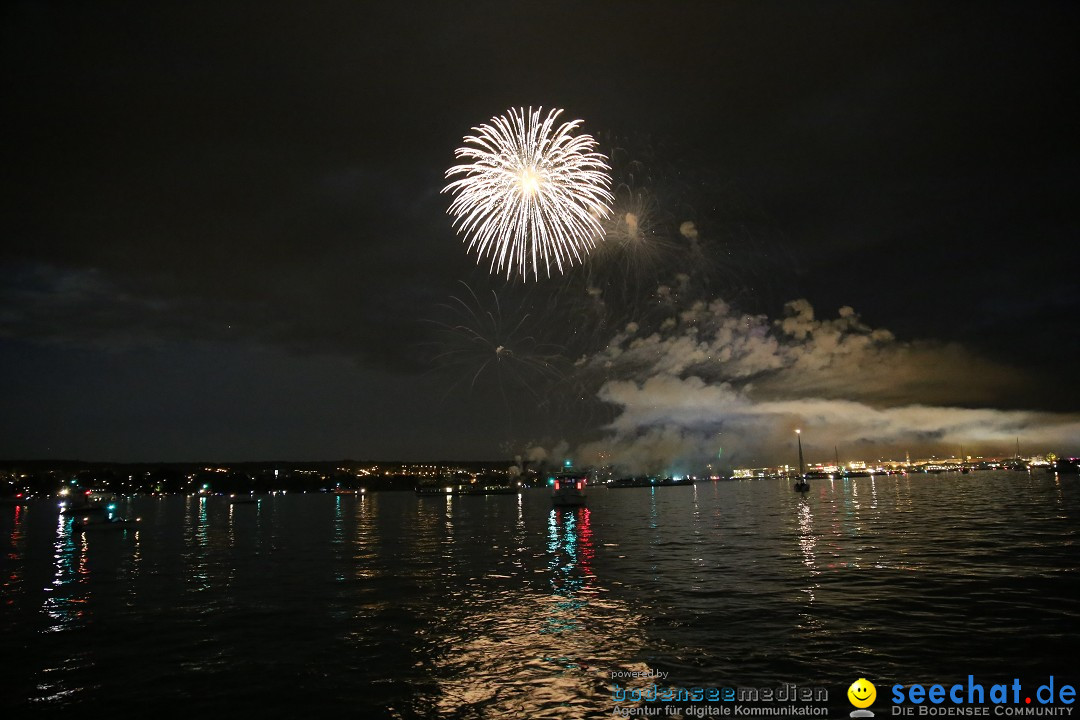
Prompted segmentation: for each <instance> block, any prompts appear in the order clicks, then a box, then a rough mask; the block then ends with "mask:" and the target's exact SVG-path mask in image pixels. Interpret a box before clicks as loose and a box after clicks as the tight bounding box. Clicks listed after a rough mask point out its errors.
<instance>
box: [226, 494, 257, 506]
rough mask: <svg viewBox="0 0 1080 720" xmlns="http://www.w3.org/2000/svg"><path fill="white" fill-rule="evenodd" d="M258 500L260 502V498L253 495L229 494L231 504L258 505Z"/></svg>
mask: <svg viewBox="0 0 1080 720" xmlns="http://www.w3.org/2000/svg"><path fill="white" fill-rule="evenodd" d="M258 502H259V501H258V499H257V498H255V497H254V496H252V495H230V496H229V504H230V505H256V504H258Z"/></svg>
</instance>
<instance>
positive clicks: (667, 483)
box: [607, 475, 695, 489]
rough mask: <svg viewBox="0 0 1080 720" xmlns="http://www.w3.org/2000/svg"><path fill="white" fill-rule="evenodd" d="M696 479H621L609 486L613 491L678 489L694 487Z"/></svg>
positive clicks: (610, 483) (610, 482) (611, 481)
mask: <svg viewBox="0 0 1080 720" xmlns="http://www.w3.org/2000/svg"><path fill="white" fill-rule="evenodd" d="M694 481H695V479H694V478H693V477H690V476H689V475H688V476H686V477H682V478H674V477H668V478H658V477H630V478H619V479H618V480H610V481H608V483H607V486H608V487H609V488H611V489H617V488H639V487H678V486H682V485H693V484H694Z"/></svg>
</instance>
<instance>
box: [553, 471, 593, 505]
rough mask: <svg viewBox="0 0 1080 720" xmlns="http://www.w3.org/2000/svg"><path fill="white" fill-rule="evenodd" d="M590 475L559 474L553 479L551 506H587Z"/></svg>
mask: <svg viewBox="0 0 1080 720" xmlns="http://www.w3.org/2000/svg"><path fill="white" fill-rule="evenodd" d="M588 484H589V477H588V475H583V474H577V473H559V474H558V475H556V476H555V477H554V478H553V479H552V486H551V504H552V505H555V506H556V507H580V506H581V505H584V504H585V486H586V485H588Z"/></svg>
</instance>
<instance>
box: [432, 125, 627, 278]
mask: <svg viewBox="0 0 1080 720" xmlns="http://www.w3.org/2000/svg"><path fill="white" fill-rule="evenodd" d="M542 113H543V109H542V108H541V109H537V110H533V109H532V108H529V111H528V112H527V113H526V112H525V110H524V109H514V108H511V109H510V110H508V111H507V112H506V114H505V115H503V116H500V117H496V118H492V119H491V124H490V125H481V126H480V127H475V128H473V130H474V131H475V132H476V135H467V136H465V140H464V141H465V145H464V146H463V147H460V148H458V149H457V150H456V151H455V153H454V154H455V157H457V158H458V159H459V160H466V161H467V162H466V163H465V164H462V165H455V166H454V167H452V168H450V169H449V170H447V171H446V177H447V179H450V178H452V177H455V176H457V179H456V180H453V181H452V182H450V184H448V185H447V186H446V187H445V188H443V192H449V193H451V194H453V196H454V199H453V201H452V202H451V203H450V209H449V213H450V215H452V216H453V217H454V228H455V229H456V230H457V232H459V233H461V234H463V235H464V236H465V239H466V240H467V241H468V243H469V245H468V251H469V252H472V251H473V249H474V248H475V249H476V252H477V254H478V259H477V262H479V258H481V257H490V258H491V268H490V271H491V272H492V273H496V272H498V273H502V271H503V268H504V267H505V269H506V276H507V277H508V278H509V277H510V275H511V274H512V273H513V272H514V271H515V269H516V270H517V272H518V273H519V274H520V275H521V277H522V278H525V277H526V276H527V275H528V273H529V270H530V269H531V271H532V275H533V279H534V280H535V279H539V276H540V267H541V265H542V266H543V268H544V271H545V274H546V275H547V276H548V277H550V276H551V270H552V265H554V266H555V268H556V269H558V271H559V272H560V273H562V272H563V268H564V265H566V266H572V265H574V264H575V263H581V262H583V260H584V258H585V256H587V255H588V253H589V252H590V251H591V250H592V249H593V248H594V247H595V246H596V243H597V241H599V240H600V239H602V238H603V236H604V226H603V224H602V223H601V221H602V220H604V219H606V218H607V217H608V215H609V214H610V212H611V202H612V195H611V193H610V192H609V189H610V187H611V176H610V172H609V171H610V168H609V167H608V164H607V158H606V157H605V156H604V155H602V154H600V153H598V152H596V151H595V148H596V141H595V140H594V139H593V138H592V136H590V135H586V134H580V135H575V134H574V131H575V130H576V129H577V128H578V126H579V125H580V124H581V121H580V120H573V121H571V122H564V123H562V124H559V125H556V121H557V119H558V117H559V115H560V114H561V113H562V110H551V111H549V112H548V113H547V116H546V117H544V116H543V115H542Z"/></svg>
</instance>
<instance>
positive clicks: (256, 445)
mask: <svg viewBox="0 0 1080 720" xmlns="http://www.w3.org/2000/svg"><path fill="white" fill-rule="evenodd" d="M0 12H2V13H3V16H4V17H3V21H2V23H0V27H2V29H0V33H2V37H0V48H2V50H0V52H2V53H3V69H2V71H0V72H2V77H3V88H4V97H5V103H4V105H5V110H6V111H5V116H6V120H7V122H5V126H6V127H7V128H8V130H7V131H5V142H4V144H3V151H2V152H3V168H4V176H5V178H4V192H3V195H2V197H3V200H2V202H3V212H2V215H0V222H2V223H3V235H4V242H3V243H2V249H0V397H3V402H2V410H3V420H2V427H0V457H7V458H30V457H44V458H49V457H56V458H59V457H64V458H72V457H78V458H82V459H95V460H96V459H113V460H151V461H152V460H187V459H213V458H218V459H235V460H242V459H265V458H289V459H327V458H342V457H352V458H372V459H380V458H383V459H389V458H404V459H431V458H477V457H479V458H500V457H505V456H507V455H508V454H512V453H513V452H515V448H517V447H521V446H524V445H526V444H529V443H534V442H535V443H543V442H549V443H550V442H554V441H557V440H559V439H563V438H565V439H566V440H568V441H569V442H570V443H571V445H573V444H574V443H575V442H576V438H575V437H574V433H577V432H581V431H582V429H583V428H584V429H587V428H588V427H590V423H591V427H592V430H593V437H595V433H596V428H597V426H598V424H599V423H600V422H602V421H603V418H601V419H600V420H597V419H596V418H594V417H593V416H591V415H588V413H581V412H573V413H571V415H574V419H573V420H566V424H565V426H564V427H561V426H560V417H563V416H560V414H559V412H550V410H551V407H550V405H551V403H550V402H549V400H550V398H549V397H548V390H547V389H546V388H544V387H541V386H540V385H539V384H537V385H534V386H533V387H525V388H524V389H523V388H521V387H514V388H511V389H510V390H507V387H506V386H505V385H503V384H501V383H503V382H504V381H505V380H506V379H505V378H503V377H500V376H496V377H495V378H494V381H493V382H492V383H491V384H490V385H485V381H486V378H487V374H481V375H480V376H479V382H472V380H473V379H474V378H476V377H477V376H475V375H473V371H472V370H470V369H469V368H468V367H465V365H467V363H463V364H462V365H461V366H454V367H450V368H447V367H445V363H443V366H440V363H439V362H435V363H432V362H431V358H432V355H433V354H434V356H435V358H436V359H437V358H439V357H440V356H444V355H443V354H441V353H440V352H439V343H445V342H446V340H445V338H443V339H440V337H439V333H438V332H437V331H438V330H439V328H440V327H443V326H440V325H438V322H445V321H446V318H445V317H444V314H445V313H446V312H447V311H446V308H445V307H440V306H441V305H445V304H447V303H449V304H450V305H451V306H453V305H454V304H455V303H454V301H452V300H448V298H450V297H451V296H464V295H468V294H469V290H463V288H464V287H465V286H463V285H461V283H462V282H464V283H467V284H468V287H469V288H472V290H473V292H475V293H476V296H477V298H476V299H477V303H478V304H481V305H483V304H485V303H487V299H488V298H489V297H493V296H492V292H494V293H495V296H497V297H500V299H501V301H502V302H503V303H504V304H503V305H501V306H500V309H501V311H503V312H505V314H506V317H505V318H501V320H502V321H503V322H505V323H506V324H508V325H510V326H513V325H514V321H515V318H516V317H517V316H516V315H515V313H516V312H518V311H519V309H520V308H521V307H523V306H522V305H520V304H519V303H518V302H517V300H515V301H514V302H509V301H508V299H507V298H506V297H503V293H504V288H503V286H505V285H506V283H505V281H498V280H497V279H495V280H493V279H490V278H488V277H487V276H486V272H485V271H484V268H479V269H478V268H477V267H476V263H475V258H473V257H470V256H467V255H466V254H465V251H464V246H463V244H462V242H461V240H460V238H459V237H457V236H456V235H455V234H454V232H453V229H452V228H451V227H450V220H449V218H448V217H447V216H446V208H447V206H448V204H449V199H448V197H447V196H446V195H441V194H440V192H439V191H440V189H441V188H442V187H443V185H444V184H445V181H444V180H443V172H444V171H445V169H446V168H447V167H448V166H449V165H450V164H451V163H452V162H453V150H454V148H455V147H457V146H458V145H459V144H460V142H461V138H462V136H463V135H464V134H465V133H466V132H467V131H468V130H469V128H470V127H471V126H473V125H476V124H478V123H482V122H485V121H487V120H488V119H489V118H491V117H492V116H494V115H497V114H500V113H502V112H503V111H505V110H506V109H507V108H508V107H511V106H530V105H532V106H539V105H543V106H544V107H552V106H555V107H562V108H566V111H567V114H568V115H570V116H572V117H575V118H582V119H583V120H584V126H583V129H584V131H586V132H589V133H591V134H593V135H594V136H596V137H597V138H598V140H599V141H600V150H601V151H603V152H605V153H608V154H611V155H612V156H613V158H615V159H617V160H619V162H620V163H621V164H619V165H618V166H617V167H616V171H619V172H625V171H627V168H630V169H631V170H633V171H634V172H635V173H636V174H635V177H634V182H635V183H636V184H637V186H638V187H642V188H645V189H647V190H648V191H649V192H650V193H652V194H653V196H654V197H656V198H658V202H659V204H660V205H661V206H662V210H661V211H659V212H658V217H660V218H662V222H661V223H660V224H665V225H667V226H670V227H667V231H668V232H670V230H671V227H677V226H678V224H679V223H681V222H682V221H685V220H692V221H693V222H694V223H695V226H696V227H697V228H698V229H699V231H700V232H701V234H702V236H703V237H704V236H707V237H708V238H709V239H710V242H711V243H712V244H711V245H710V247H711V252H713V253H714V254H715V255H716V256H717V257H719V258H720V259H721V261H720V262H719V264H718V265H712V266H709V267H713V268H714V269H715V270H716V271H715V273H713V275H712V276H711V277H710V278H707V280H708V282H706V283H705V285H707V286H708V287H709V288H710V290H709V293H710V297H723V298H725V299H727V300H729V301H732V302H735V303H737V304H740V306H741V308H742V309H743V310H744V311H746V312H752V313H765V314H768V315H769V316H770V317H773V316H779V315H780V314H781V313H782V307H783V305H784V303H786V302H788V301H791V300H795V299H797V298H805V299H807V300H808V301H809V302H810V304H812V305H813V306H814V308H816V309H817V313H818V316H819V317H834V316H835V314H836V312H837V309H838V308H840V307H841V306H852V307H854V308H855V310H856V311H857V312H858V313H859V315H860V316H861V318H862V321H863V322H865V323H866V324H867V325H868V326H870V327H873V328H884V329H888V330H889V331H891V333H892V334H893V335H894V336H895V338H897V340H898V341H900V342H915V341H930V342H936V343H940V344H942V346H949V347H950V348H952V349H953V350H954V351H957V348H961V349H962V350H963V353H962V357H963V358H969V359H970V358H975V359H976V360H975V361H977V363H984V364H987V365H993V366H994V367H995V368H997V369H998V370H1000V369H1001V368H1005V369H1007V370H1008V373H1010V374H1011V377H1014V378H1016V379H1017V382H1015V383H1011V382H1010V383H1002V384H1001V385H1002V386H1004V385H1008V386H1009V387H1007V388H1004V389H1001V391H1000V392H997V391H995V390H994V387H993V386H989V385H987V386H985V387H987V388H989V389H986V390H984V391H983V394H982V395H979V394H974V395H973V394H972V393H970V392H969V393H966V394H965V393H960V394H959V395H958V396H957V397H956V398H944V399H943V402H948V401H950V400H951V401H952V404H954V405H956V404H959V405H962V406H964V407H987V408H1002V409H1030V410H1046V411H1054V412H1070V413H1071V412H1073V411H1076V410H1078V409H1080V383H1078V382H1077V381H1076V379H1075V373H1074V368H1075V365H1076V357H1077V354H1078V352H1080V333H1078V322H1077V320H1076V318H1077V314H1078V312H1080V283H1078V282H1077V267H1078V265H1077V260H1078V253H1077V251H1076V250H1075V247H1076V238H1077V230H1078V227H1077V226H1078V221H1077V217H1078V214H1077V212H1076V208H1077V203H1076V194H1077V188H1078V187H1080V184H1078V179H1080V178H1078V170H1080V163H1078V160H1080V157H1078V147H1077V145H1078V143H1077V129H1076V116H1075V112H1074V111H1071V110H1069V108H1071V107H1072V106H1073V104H1074V102H1075V101H1074V97H1075V95H1076V93H1077V87H1080V84H1078V79H1080V78H1078V73H1077V69H1078V67H1080V64H1078V57H1077V55H1078V52H1080V51H1078V49H1077V48H1078V45H1077V43H1076V42H1075V39H1076V37H1077V36H1078V31H1080V27H1078V25H1080V24H1078V22H1077V20H1078V14H1080V11H1078V9H1077V7H1076V5H1075V4H1074V3H1067V2H1060V3H1049V2H1043V3H1040V2H1016V3H943V2H940V1H935V2H918V3H915V2H893V3H885V2H872V3H871V2H864V3H854V2H848V3H831V2H813V3H808V2H805V1H804V0H798V1H795V2H741V3H730V2H693V3H690V2H670V1H667V0H665V1H664V2H632V1H629V0H626V1H623V2H580V1H578V2H551V1H547V2H505V1H501V2H477V3H449V2H446V3H444V2H439V3H409V2H390V3H383V2H368V1H364V2H351V3H350V2H335V3H322V2H304V3H295V2H294V3H278V2H268V1H266V0H259V1H258V2H251V3H239V2H213V3H211V2H205V3H204V2H177V3H168V2H154V3H105V2H95V3H46V2H21V3H14V2H13V3H8V4H6V5H5V7H4V9H3V10H2V11H0ZM620 180H625V176H617V177H616V182H619V181H620ZM672 234H674V235H676V236H677V233H672ZM539 285H540V286H542V287H539V288H535V289H530V290H528V293H532V294H536V293H547V294H548V297H556V298H557V297H558V292H559V291H558V290H557V289H556V288H557V287H559V286H558V285H557V282H556V281H546V285H545V282H544V281H542V282H541V283H540V284H539ZM514 292H518V293H519V294H521V293H525V292H526V290H524V289H521V288H517V289H516V290H514ZM529 311H530V315H532V316H535V315H537V312H538V311H537V310H536V306H533V305H530V306H529ZM520 314H521V315H523V314H524V313H523V312H521V313H520ZM541 314H542V313H541ZM433 319H434V320H436V321H437V322H435V323H433V322H430V321H431V320H433ZM534 319H535V317H534ZM450 324H453V322H451V323H450ZM549 330H550V328H549ZM570 345H571V343H565V344H564V345H562V348H563V349H562V350H561V354H563V355H565V356H566V359H567V360H573V359H575V358H574V357H573V356H572V355H571V352H570V351H569V350H568V349H567V348H568V347H569V346H570ZM600 346H602V343H601V344H600V345H598V346H596V347H591V348H589V349H590V351H595V350H598V349H599V347H600ZM433 347H434V348H435V352H434V353H432V348H433ZM957 352H958V351H957ZM952 357H956V355H955V354H954V355H953V356H952ZM975 361H973V362H975ZM965 362H966V360H965ZM980 367H981V366H980ZM489 369H490V368H489ZM510 371H511V372H513V369H510ZM454 372H458V373H459V374H460V377H457V378H454V377H453V373H454ZM488 374H490V373H488ZM991 375H992V374H988V375H986V377H990V376H991ZM994 376H995V377H997V376H999V375H994ZM515 379H516V380H518V381H521V382H519V383H518V384H520V385H531V384H532V381H531V380H528V379H525V380H522V378H520V377H517V378H515ZM894 394H895V393H894ZM589 395H590V397H593V396H595V388H593V390H591V391H589ZM900 395H903V392H901V393H900ZM934 399H935V398H930V397H923V396H920V395H919V394H918V393H914V392H913V394H911V395H910V397H900V398H899V399H898V398H895V397H893V398H891V399H890V402H892V403H900V402H910V403H926V402H929V401H931V400H934ZM534 406H536V407H542V408H546V409H545V410H544V412H540V411H537V412H536V413H534V412H532V410H533V408H534ZM541 415H543V416H544V417H543V418H542V419H537V418H539V417H540V416H541ZM601 415H602V414H601ZM583 418H584V419H583ZM607 419H610V416H608V417H607Z"/></svg>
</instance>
